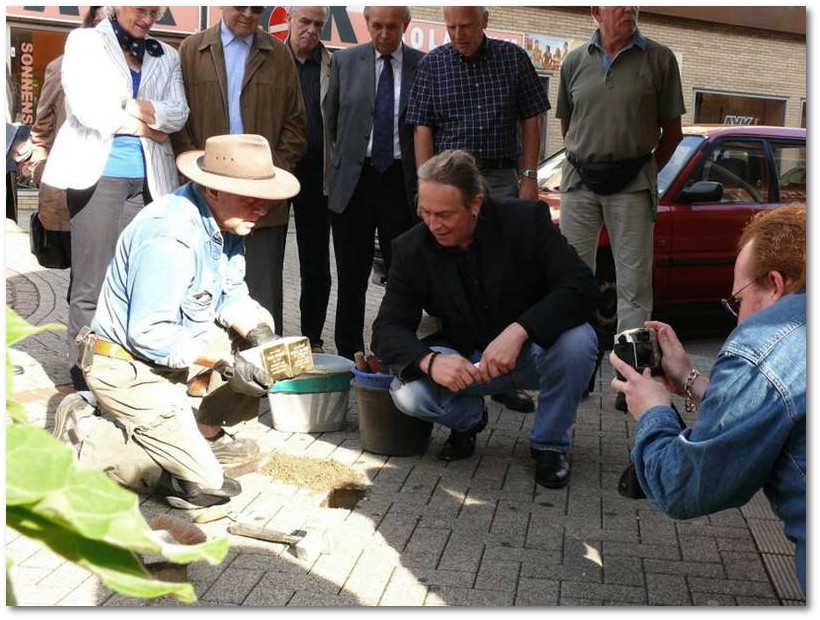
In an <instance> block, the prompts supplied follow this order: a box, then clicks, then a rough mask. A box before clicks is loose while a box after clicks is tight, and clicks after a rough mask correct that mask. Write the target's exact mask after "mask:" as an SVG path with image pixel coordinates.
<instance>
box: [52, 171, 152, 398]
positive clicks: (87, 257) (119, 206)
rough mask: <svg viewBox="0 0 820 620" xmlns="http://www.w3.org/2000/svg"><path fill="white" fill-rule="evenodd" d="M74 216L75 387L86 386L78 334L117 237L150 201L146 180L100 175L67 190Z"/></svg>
mask: <svg viewBox="0 0 820 620" xmlns="http://www.w3.org/2000/svg"><path fill="white" fill-rule="evenodd" d="M66 201H67V203H68V212H69V215H70V216H71V280H70V283H69V291H68V366H69V371H70V373H71V382H72V383H73V384H74V389H75V390H87V389H88V386H87V385H86V382H85V378H84V377H83V373H82V371H81V370H80V368H79V367H78V366H77V344H76V343H75V342H74V338H76V337H77V334H78V333H79V332H80V330H81V329H82V328H83V327H84V326H86V325H91V320H92V319H93V318H94V313H95V312H96V310H97V298H99V296H100V290H101V289H102V285H103V281H104V280H105V272H106V270H107V269H108V263H109V262H111V259H112V258H113V257H114V250H115V249H116V246H117V239H118V238H119V236H120V233H121V232H122V231H123V229H124V228H125V227H126V226H128V224H129V223H130V222H131V220H133V219H134V216H136V215H137V213H139V212H140V209H142V208H143V207H144V206H145V205H147V204H148V203H149V202H151V195H150V193H149V192H148V183H147V182H146V180H145V179H120V178H115V177H100V180H99V181H97V183H96V184H94V185H92V186H91V187H89V188H86V189H68V190H67V191H66Z"/></svg>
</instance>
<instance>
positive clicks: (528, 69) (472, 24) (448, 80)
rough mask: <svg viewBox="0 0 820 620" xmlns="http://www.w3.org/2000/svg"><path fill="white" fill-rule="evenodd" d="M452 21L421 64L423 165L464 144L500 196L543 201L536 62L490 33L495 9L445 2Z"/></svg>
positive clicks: (414, 110)
mask: <svg viewBox="0 0 820 620" xmlns="http://www.w3.org/2000/svg"><path fill="white" fill-rule="evenodd" d="M444 21H445V23H446V24H447V32H448V34H449V35H450V39H451V41H452V43H448V44H446V45H442V46H440V47H437V48H436V49H435V50H433V51H432V52H430V54H428V55H427V56H426V57H425V59H424V60H423V61H422V62H421V63H419V67H418V70H417V72H416V79H415V81H414V82H413V89H412V91H411V93H410V104H409V105H408V108H407V123H408V124H409V125H414V126H415V129H414V140H415V148H416V161H417V163H418V165H419V166H421V165H422V164H423V163H424V162H425V161H427V160H428V159H430V157H432V156H433V154H434V153H441V152H442V151H445V150H447V149H462V150H465V151H468V152H469V153H470V154H471V155H473V157H475V158H476V163H477V164H478V168H479V170H480V171H481V174H482V175H483V176H484V178H485V180H486V181H487V185H488V186H489V190H490V194H492V195H493V196H494V197H495V198H501V197H506V198H514V197H519V198H527V199H530V200H534V199H536V198H537V197H538V186H537V183H536V181H537V172H536V168H537V167H538V157H539V154H540V150H541V115H542V114H543V113H545V112H546V111H547V110H549V108H550V104H549V101H548V100H547V95H546V93H545V92H544V88H543V86H541V83H540V82H539V80H538V74H537V73H536V71H535V68H534V67H533V65H532V61H530V59H529V58H528V57H527V54H526V53H525V52H524V50H523V49H521V48H520V47H519V46H517V45H515V44H513V43H509V42H507V41H500V40H497V39H490V38H488V37H487V36H485V34H484V30H485V29H486V28H487V23H488V21H489V13H488V12H487V7H476V6H460V7H445V8H444ZM519 179H520V180H519ZM494 400H497V401H498V402H502V403H503V404H505V405H506V406H507V407H509V408H510V409H513V410H515V411H524V412H528V411H533V410H534V408H535V406H534V404H533V402H532V400H531V399H530V397H529V396H528V395H526V394H525V393H523V392H518V393H510V394H497V395H496V396H494Z"/></svg>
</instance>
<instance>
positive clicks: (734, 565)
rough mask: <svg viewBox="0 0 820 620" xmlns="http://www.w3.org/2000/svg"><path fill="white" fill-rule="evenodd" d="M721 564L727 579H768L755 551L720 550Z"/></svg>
mask: <svg viewBox="0 0 820 620" xmlns="http://www.w3.org/2000/svg"><path fill="white" fill-rule="evenodd" d="M720 555H721V557H722V558H723V566H724V568H725V569H726V577H727V579H745V580H748V581H768V580H769V575H768V574H767V573H766V569H765V568H764V567H763V562H762V561H761V559H760V555H759V554H757V553H742V552H735V551H722V552H721V553H720Z"/></svg>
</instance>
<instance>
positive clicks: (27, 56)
mask: <svg viewBox="0 0 820 620" xmlns="http://www.w3.org/2000/svg"><path fill="white" fill-rule="evenodd" d="M34 113H35V107H34V44H33V43H32V42H31V41H23V42H22V43H21V44H20V122H21V123H23V124H24V125H33V124H34Z"/></svg>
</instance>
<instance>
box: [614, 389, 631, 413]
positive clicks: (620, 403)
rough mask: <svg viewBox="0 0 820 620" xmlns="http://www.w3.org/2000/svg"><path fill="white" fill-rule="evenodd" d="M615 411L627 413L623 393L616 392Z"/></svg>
mask: <svg viewBox="0 0 820 620" xmlns="http://www.w3.org/2000/svg"><path fill="white" fill-rule="evenodd" d="M615 409H617V410H618V411H623V412H624V413H626V412H627V411H629V409H628V408H627V406H626V394H624V393H623V392H617V393H616V395H615Z"/></svg>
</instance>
